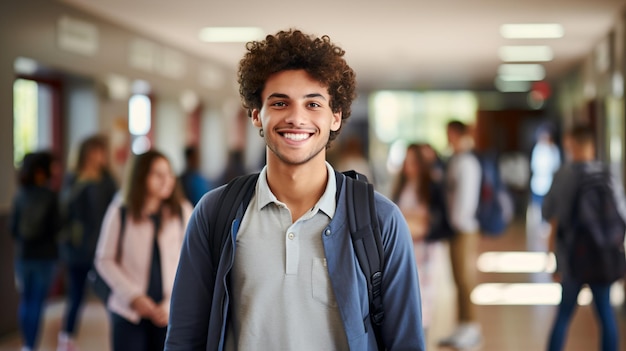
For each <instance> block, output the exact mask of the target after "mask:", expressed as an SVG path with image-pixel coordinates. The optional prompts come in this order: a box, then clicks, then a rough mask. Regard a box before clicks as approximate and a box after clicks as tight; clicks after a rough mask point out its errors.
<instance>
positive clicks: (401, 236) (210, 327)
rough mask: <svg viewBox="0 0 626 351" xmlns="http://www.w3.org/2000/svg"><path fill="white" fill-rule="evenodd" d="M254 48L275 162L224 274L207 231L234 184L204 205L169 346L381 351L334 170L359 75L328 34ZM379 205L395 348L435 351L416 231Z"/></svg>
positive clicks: (259, 115)
mask: <svg viewBox="0 0 626 351" xmlns="http://www.w3.org/2000/svg"><path fill="white" fill-rule="evenodd" d="M247 49H248V52H247V53H246V54H245V56H244V58H243V60H242V61H241V62H240V67H239V74H238V77H239V79H238V80H239V84H240V89H239V91H240V94H241V97H242V100H243V105H244V107H245V108H246V109H248V112H249V116H250V117H251V120H252V123H253V125H254V126H255V127H257V128H258V129H259V134H260V135H261V137H263V138H264V140H265V143H266V145H267V147H266V151H267V164H266V166H265V167H264V168H263V170H262V171H261V173H260V176H259V178H258V182H257V184H256V188H255V193H254V195H253V197H252V199H251V201H250V203H249V205H248V207H247V208H243V206H239V210H238V215H237V217H236V219H235V221H234V222H233V225H232V227H231V228H232V231H231V233H230V234H231V235H230V237H229V239H230V240H227V241H226V243H225V246H224V247H223V249H222V251H221V257H220V259H219V264H218V266H217V267H214V266H213V263H212V260H211V257H210V256H211V252H212V251H211V250H210V248H209V243H210V242H211V238H212V237H214V236H215V235H221V233H216V232H213V231H212V230H213V228H210V227H208V223H209V219H210V218H211V215H213V214H215V211H217V209H218V207H219V206H220V205H221V204H219V203H217V202H218V199H219V197H220V193H221V192H223V191H224V187H221V188H218V189H216V190H214V191H212V192H210V193H209V195H207V196H205V197H204V198H203V199H202V200H201V201H200V203H199V204H198V205H197V207H196V210H195V212H194V215H193V217H192V219H191V221H190V224H189V227H188V229H187V236H186V239H185V244H184V246H183V250H182V253H181V258H180V264H179V268H178V273H177V277H176V282H175V286H174V292H173V296H172V304H171V315H170V316H171V318H170V326H169V331H168V337H167V341H166V346H165V350H167V351H175V350H186V351H187V350H358V351H367V350H378V346H377V341H376V337H375V333H374V328H373V326H372V322H371V320H370V316H369V313H370V311H369V300H368V291H367V290H368V289H367V284H366V279H365V276H364V275H363V273H362V271H361V269H360V267H359V262H358V261H357V258H356V255H355V252H354V249H353V246H352V241H351V237H350V233H349V232H348V225H347V224H346V221H347V220H348V218H347V214H346V208H347V201H351V198H349V197H347V196H346V193H345V189H346V187H345V186H343V185H344V184H345V183H346V178H345V177H343V176H341V177H340V178H339V179H341V181H336V175H335V171H334V170H333V169H332V167H331V166H330V165H329V164H328V163H327V162H326V149H327V147H328V145H329V143H330V142H331V141H332V140H333V139H335V138H336V137H337V135H338V133H339V130H340V128H341V125H342V121H343V120H345V119H347V118H348V117H349V115H350V112H351V111H350V105H351V103H352V100H353V99H354V98H355V75H354V72H353V71H352V69H351V68H350V67H349V66H348V65H347V63H346V61H345V60H344V58H343V55H344V51H343V50H342V49H341V48H339V47H337V46H336V45H334V44H333V43H332V42H331V41H330V39H329V38H328V37H327V36H323V37H321V38H315V37H311V36H308V35H306V34H303V33H302V32H300V31H297V30H290V31H286V32H285V31H281V32H279V33H277V34H276V35H272V36H268V37H267V38H266V39H265V40H263V41H261V42H252V43H248V45H247ZM338 189H341V190H338ZM355 205H356V204H355ZM375 205H376V209H377V211H378V213H377V214H378V221H379V223H380V228H381V233H382V241H383V245H384V259H385V266H384V268H383V271H382V274H383V279H382V294H383V295H382V296H383V307H384V313H385V317H384V321H383V323H382V327H381V330H382V332H381V334H382V340H383V342H384V347H385V348H386V349H387V350H424V337H423V330H422V324H421V310H420V295H419V285H418V280H417V272H416V267H415V263H414V262H415V261H414V257H413V252H412V243H411V236H410V234H409V230H408V227H407V225H406V222H405V221H404V219H403V217H402V214H401V213H400V211H399V210H398V208H397V207H396V206H395V205H394V204H393V203H391V202H390V201H389V200H388V199H386V198H384V197H383V196H382V195H380V194H378V193H377V194H376V195H375ZM244 213H245V214H244ZM213 272H215V273H213Z"/></svg>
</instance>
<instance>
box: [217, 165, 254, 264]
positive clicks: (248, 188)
mask: <svg viewBox="0 0 626 351" xmlns="http://www.w3.org/2000/svg"><path fill="white" fill-rule="evenodd" d="M258 178H259V173H253V174H248V175H244V176H240V177H236V178H234V179H233V180H231V181H230V182H228V184H227V185H226V188H224V190H223V191H222V193H221V194H220V197H219V200H218V201H217V203H218V206H219V207H218V209H217V211H214V212H213V216H212V217H211V218H209V228H211V231H212V233H213V235H211V236H210V237H209V250H210V251H211V263H212V264H213V272H214V273H216V272H217V266H218V265H219V263H220V257H221V253H222V249H223V248H224V244H225V243H226V240H228V237H229V236H230V229H231V225H232V223H233V220H234V219H235V216H236V215H237V210H238V209H239V205H240V204H243V206H244V209H245V208H246V207H247V206H248V204H249V203H250V200H251V199H252V195H253V194H254V188H255V185H256V182H257V179H258Z"/></svg>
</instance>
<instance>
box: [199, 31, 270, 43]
mask: <svg viewBox="0 0 626 351" xmlns="http://www.w3.org/2000/svg"><path fill="white" fill-rule="evenodd" d="M264 35H265V32H264V31H263V30H262V29H261V28H258V27H205V28H202V30H200V34H199V37H200V40H202V41H204V42H207V43H245V42H249V41H252V40H259V39H261V38H263V36H264Z"/></svg>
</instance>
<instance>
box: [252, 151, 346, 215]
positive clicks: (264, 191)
mask: <svg viewBox="0 0 626 351" xmlns="http://www.w3.org/2000/svg"><path fill="white" fill-rule="evenodd" d="M326 169H327V171H328V182H327V183H326V190H324V193H323V194H322V197H320V199H319V200H318V201H317V203H316V204H315V206H314V207H313V210H315V209H317V210H321V211H322V212H324V213H325V214H326V215H327V216H328V217H330V218H331V219H332V218H333V216H334V215H335V210H336V208H337V204H336V202H335V195H336V193H337V182H336V180H335V170H334V169H333V167H332V166H331V165H330V164H329V163H328V162H326ZM256 193H257V210H258V211H261V210H262V209H263V208H264V207H265V206H267V205H269V204H270V203H275V204H277V205H283V203H281V202H280V201H278V199H277V198H276V196H275V195H274V194H273V193H272V191H271V190H270V187H269V185H268V183H267V165H266V166H265V167H263V169H262V170H261V173H260V174H259V181H258V182H257V188H256ZM314 212H317V211H314Z"/></svg>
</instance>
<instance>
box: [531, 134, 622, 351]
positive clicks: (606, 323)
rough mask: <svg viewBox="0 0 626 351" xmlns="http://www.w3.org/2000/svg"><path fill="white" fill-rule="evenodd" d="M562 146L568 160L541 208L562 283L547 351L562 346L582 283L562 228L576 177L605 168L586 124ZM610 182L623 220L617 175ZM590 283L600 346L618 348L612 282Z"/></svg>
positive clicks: (557, 277)
mask: <svg viewBox="0 0 626 351" xmlns="http://www.w3.org/2000/svg"><path fill="white" fill-rule="evenodd" d="M564 149H565V152H566V153H567V156H569V161H570V162H568V163H566V164H564V165H563V166H562V167H561V168H560V169H559V170H558V171H557V173H556V174H555V176H554V180H553V182H552V186H551V187H550V190H549V191H548V194H547V195H546V197H545V199H544V203H543V209H542V211H543V216H544V218H545V219H546V221H548V222H549V223H550V236H549V239H548V240H549V241H548V245H549V249H550V251H551V252H555V254H556V258H557V267H558V269H557V272H556V273H555V274H554V278H555V280H556V281H560V283H561V287H562V295H561V303H560V304H559V307H558V313H557V316H556V318H555V321H554V325H553V326H552V332H551V333H550V339H549V344H548V350H549V351H559V350H562V349H563V347H564V346H565V339H566V334H567V329H568V326H569V323H570V320H571V317H572V315H573V313H574V311H575V309H576V305H577V298H578V293H579V291H580V289H581V288H582V286H583V283H582V282H580V281H578V279H576V278H575V277H574V276H573V275H574V273H575V272H573V271H572V267H570V266H569V265H568V256H569V255H570V254H571V253H570V252H569V250H567V247H566V242H569V241H568V239H567V238H566V236H567V235H568V234H570V235H571V232H569V231H567V230H565V229H566V228H568V225H570V224H571V223H572V221H573V218H572V212H573V210H574V206H573V203H574V202H575V201H576V194H577V189H578V186H579V180H580V179H583V178H584V177H585V175H586V174H590V173H593V172H599V171H602V170H603V169H605V166H604V165H603V164H602V163H601V162H599V161H597V160H596V150H595V136H594V133H593V130H592V129H591V128H589V127H587V126H575V127H573V128H572V129H571V130H570V131H569V132H568V133H567V134H566V135H565V139H564ZM612 182H613V183H612V189H613V191H612V193H613V195H614V196H615V204H616V205H617V211H618V213H619V216H620V217H621V218H622V219H623V220H626V211H625V210H624V196H623V189H622V186H621V185H620V184H619V182H618V181H617V180H616V179H612ZM604 211H605V212H606V211H607V209H606V208H605V209H604ZM622 233H623V231H622ZM589 287H590V288H591V292H592V293H593V303H594V305H595V309H596V312H597V313H596V315H597V316H598V319H599V322H600V324H601V328H600V331H601V339H602V347H601V349H602V350H617V349H618V344H619V343H618V339H619V333H618V329H617V322H616V320H615V316H614V312H613V308H612V307H611V302H610V290H611V283H591V284H589Z"/></svg>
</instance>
